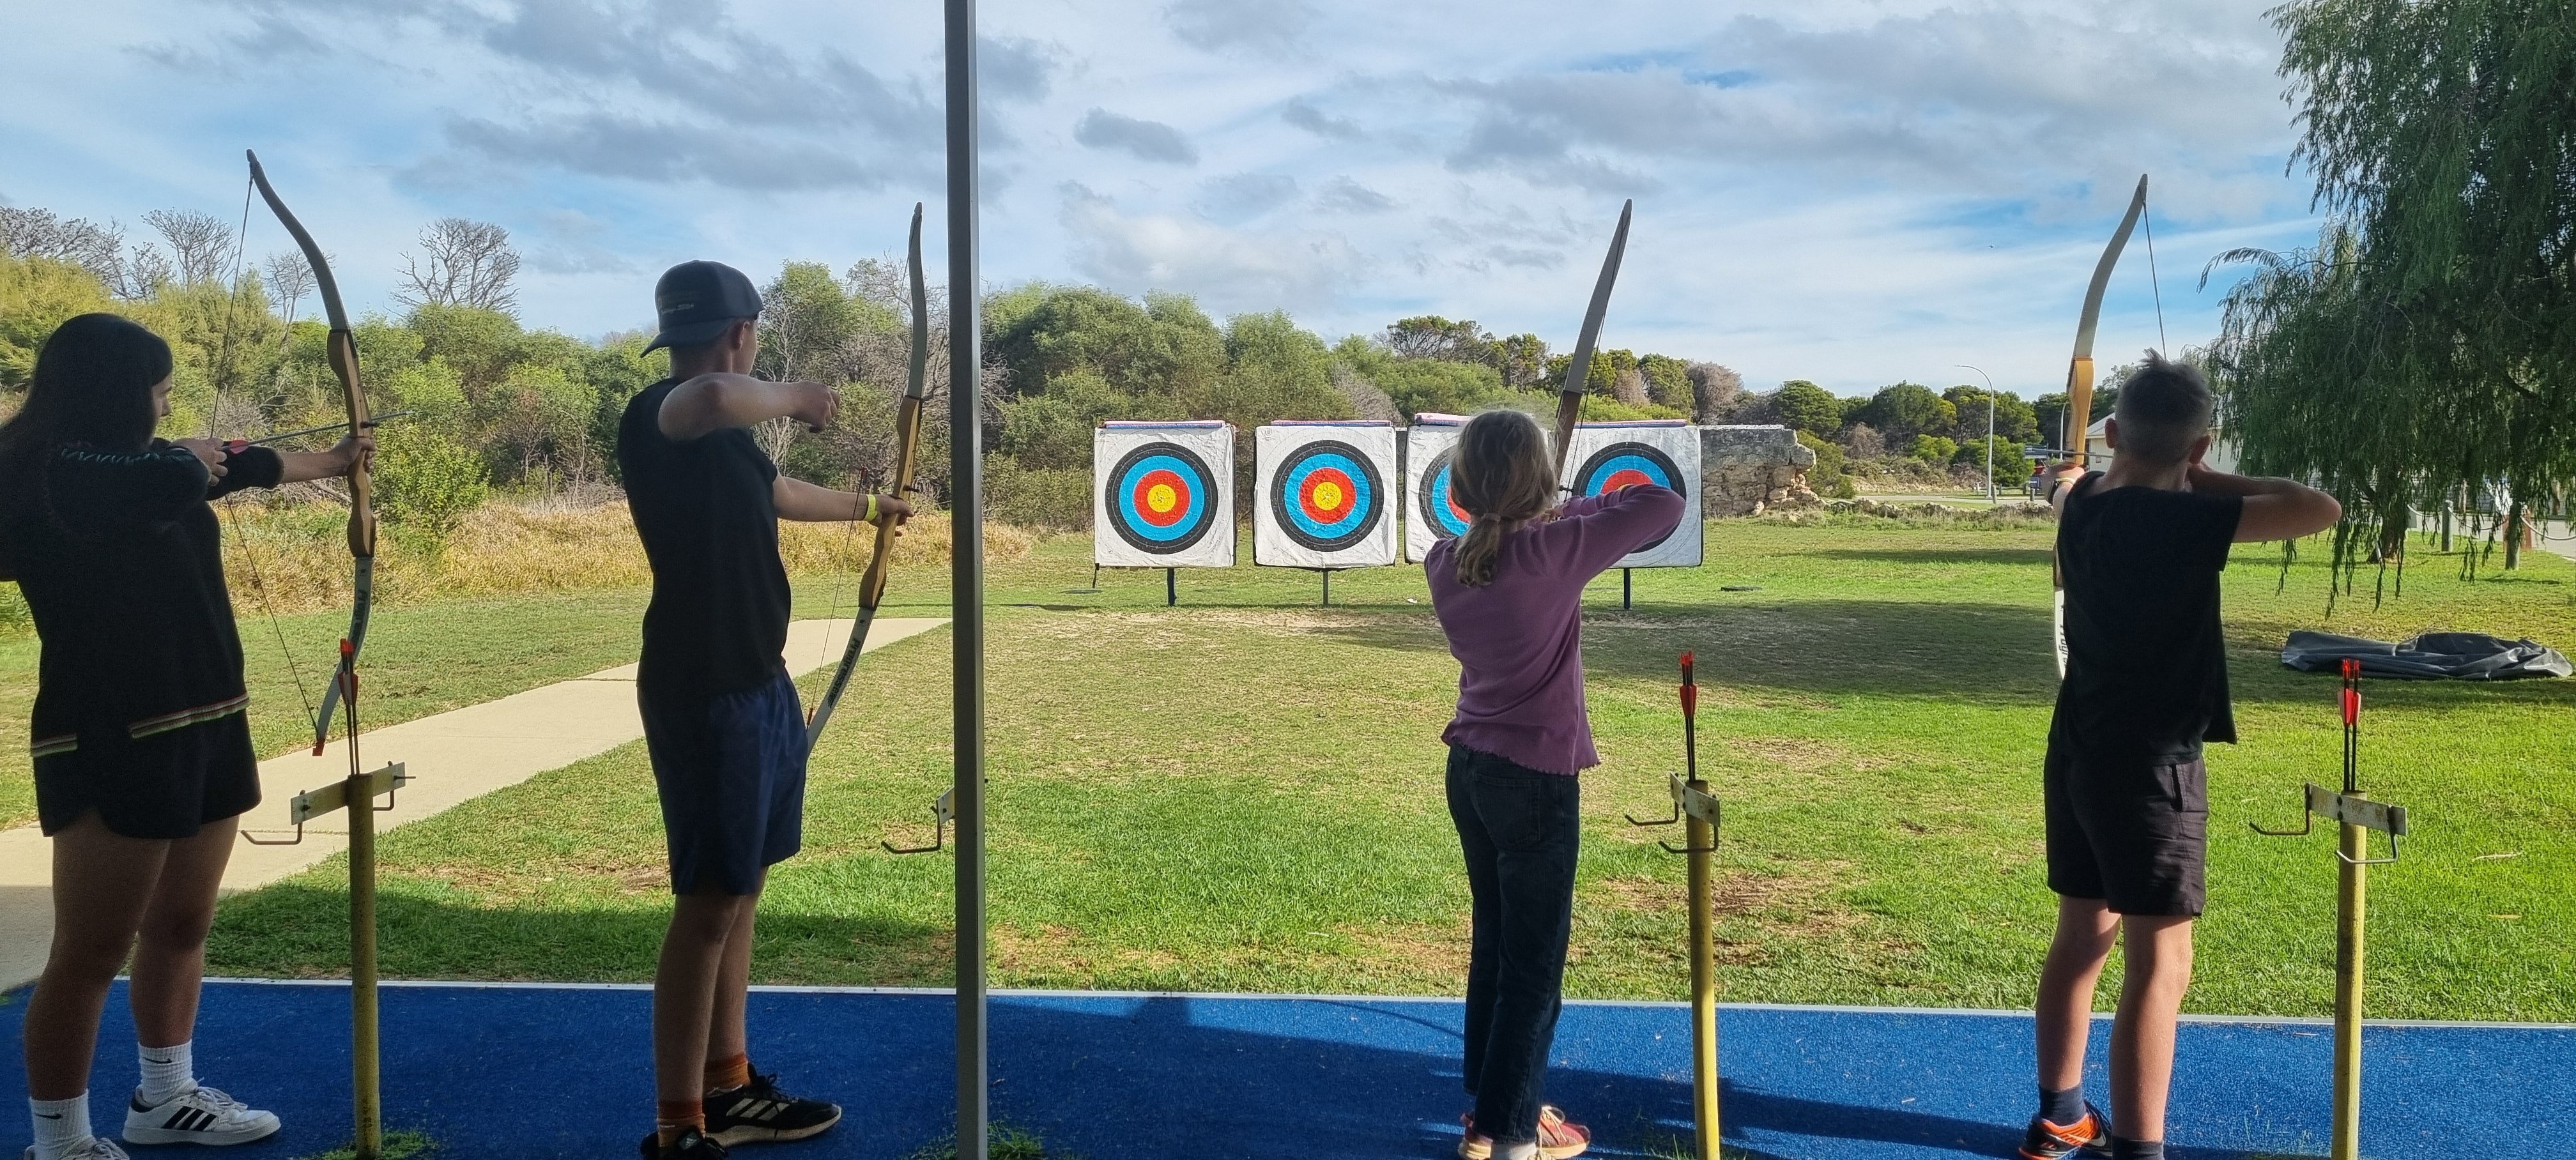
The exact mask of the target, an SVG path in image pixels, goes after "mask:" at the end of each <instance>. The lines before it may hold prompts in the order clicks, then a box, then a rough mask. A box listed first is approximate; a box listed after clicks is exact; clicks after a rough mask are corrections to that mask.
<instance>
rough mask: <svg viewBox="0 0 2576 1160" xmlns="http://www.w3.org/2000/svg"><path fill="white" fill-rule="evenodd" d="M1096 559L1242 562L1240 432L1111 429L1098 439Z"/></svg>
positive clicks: (1139, 563) (1159, 563)
mask: <svg viewBox="0 0 2576 1160" xmlns="http://www.w3.org/2000/svg"><path fill="white" fill-rule="evenodd" d="M1091 453H1092V491H1093V497H1094V498H1093V506H1092V517H1093V531H1092V559H1093V562H1095V563H1097V564H1100V565H1101V566H1103V567H1126V568H1224V567H1230V566H1232V565H1233V563H1234V502H1233V501H1234V496H1233V480H1234V429H1233V428H1232V427H1231V426H1228V425H1226V424H1222V423H1217V424H1208V425H1197V424H1174V425H1169V426H1162V425H1153V426H1148V425H1136V426H1116V427H1104V428H1102V429H1101V430H1099V431H1097V432H1095V433H1093V435H1092V443H1091Z"/></svg>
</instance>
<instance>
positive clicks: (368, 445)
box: [330, 431, 376, 475]
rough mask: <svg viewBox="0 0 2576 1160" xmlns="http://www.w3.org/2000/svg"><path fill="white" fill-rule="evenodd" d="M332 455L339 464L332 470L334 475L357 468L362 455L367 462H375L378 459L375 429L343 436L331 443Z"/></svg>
mask: <svg viewBox="0 0 2576 1160" xmlns="http://www.w3.org/2000/svg"><path fill="white" fill-rule="evenodd" d="M330 455H331V458H332V460H333V461H334V462H336V463H337V464H338V465H339V466H338V468H337V469H336V470H334V471H332V473H331V474H333V475H347V474H349V473H350V472H351V471H353V470H355V469H356V468H357V466H358V462H359V460H360V459H361V458H362V457H363V458H364V459H365V461H366V462H368V463H373V462H375V459H376V433H375V432H373V431H360V432H357V433H355V434H352V435H345V436H342V437H341V439H340V441H339V442H338V443H334V444H332V445H331V451H330Z"/></svg>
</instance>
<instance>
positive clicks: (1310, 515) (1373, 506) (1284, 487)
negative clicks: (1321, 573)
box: [1270, 439, 1385, 552]
mask: <svg viewBox="0 0 2576 1160" xmlns="http://www.w3.org/2000/svg"><path fill="white" fill-rule="evenodd" d="M1384 492H1385V483H1384V481H1383V480H1381V479H1380V478H1379V477H1378V473H1377V465H1376V464H1375V463H1374V462H1372V461H1371V460H1370V459H1369V457H1368V456H1366V455H1364V454H1361V452H1360V449H1359V448H1357V447H1353V446H1351V445H1350V444H1348V443H1344V442H1342V441H1340V440H1337V439H1319V440H1317V441H1315V442H1313V443H1309V444H1306V445H1305V446H1303V447H1300V448H1298V449H1296V450H1295V451H1291V452H1289V453H1288V457H1287V459H1286V460H1284V461H1283V462H1281V463H1280V465H1279V470H1278V472H1277V473H1276V474H1275V475H1274V476H1273V477H1272V480H1271V487H1270V512H1271V514H1272V515H1274V516H1276V517H1278V520H1279V526H1280V529H1281V530H1282V531H1284V532H1286V533H1287V535H1288V538H1289V539H1291V540H1294V541H1296V542H1297V544H1298V545H1299V546H1300V547H1303V548H1305V549H1307V550H1308V551H1314V552H1338V551H1341V550H1343V549H1345V548H1348V547H1350V546H1351V545H1353V544H1356V543H1359V542H1360V541H1361V540H1363V539H1366V538H1367V537H1368V534H1369V533H1370V532H1372V531H1375V530H1376V529H1377V523H1378V520H1379V519H1380V518H1381V517H1382V514H1383V512H1384V508H1383V506H1382V505H1383V499H1382V496H1383V494H1384Z"/></svg>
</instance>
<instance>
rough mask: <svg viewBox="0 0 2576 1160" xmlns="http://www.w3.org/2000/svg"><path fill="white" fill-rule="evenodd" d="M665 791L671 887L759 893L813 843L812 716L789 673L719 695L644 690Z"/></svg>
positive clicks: (647, 726)
mask: <svg viewBox="0 0 2576 1160" xmlns="http://www.w3.org/2000/svg"><path fill="white" fill-rule="evenodd" d="M637 700H638V701H640V702H641V703H642V708H643V711H644V744H645V746H646V747H647V748H648V749H650V750H651V751H652V755H653V783H654V785H655V786H656V787H657V788H659V789H660V790H661V795H662V831H663V833H664V834H665V835H667V836H668V839H669V842H670V847H671V892H672V893H674V894H694V893H697V892H698V891H699V890H702V889H704V890H715V891H719V892H722V893H725V894H752V893H755V892H757V891H758V890H759V889H760V882H761V874H762V872H764V871H766V870H767V869H768V868H769V867H771V866H774V865H776V864H778V863H780V862H784V861H786V860H788V859H789V858H793V857H795V856H796V851H797V849H798V848H799V847H801V846H802V845H803V844H804V840H805V715H804V712H803V710H802V709H801V708H800V707H799V706H798V704H797V701H796V683H795V682H794V681H791V680H789V679H788V678H787V674H786V673H785V672H783V671H782V672H780V673H779V674H778V676H777V678H776V679H774V680H772V681H770V682H769V683H768V684H766V685H763V686H761V687H759V688H757V689H750V690H746V691H744V692H740V693H728V694H726V695H724V696H721V697H717V698H714V699H713V700H706V699H692V700H678V699H674V700H657V699H655V698H654V697H651V696H648V695H642V694H640V693H639V695H638V697H637Z"/></svg>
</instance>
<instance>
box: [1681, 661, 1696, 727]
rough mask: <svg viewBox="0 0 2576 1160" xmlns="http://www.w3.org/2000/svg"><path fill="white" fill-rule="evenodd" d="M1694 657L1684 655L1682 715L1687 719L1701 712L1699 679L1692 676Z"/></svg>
mask: <svg viewBox="0 0 2576 1160" xmlns="http://www.w3.org/2000/svg"><path fill="white" fill-rule="evenodd" d="M1693 655H1695V654H1692V653H1683V654H1682V715H1683V716H1686V717H1687V716H1692V715H1695V714H1697V713H1698V712H1699V679H1698V678H1697V677H1694V676H1692V675H1691V658H1692V656H1693Z"/></svg>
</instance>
